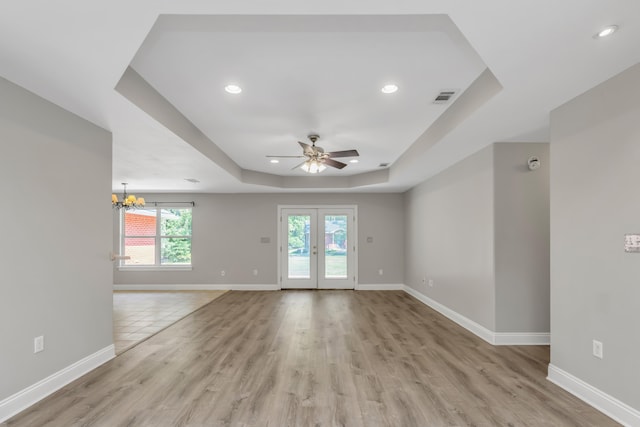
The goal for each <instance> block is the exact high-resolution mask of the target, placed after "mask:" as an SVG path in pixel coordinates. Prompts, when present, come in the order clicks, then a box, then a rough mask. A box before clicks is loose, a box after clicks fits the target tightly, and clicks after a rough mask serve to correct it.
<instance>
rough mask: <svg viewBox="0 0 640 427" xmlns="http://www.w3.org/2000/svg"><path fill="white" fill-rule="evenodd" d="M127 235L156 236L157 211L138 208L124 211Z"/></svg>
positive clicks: (125, 232)
mask: <svg viewBox="0 0 640 427" xmlns="http://www.w3.org/2000/svg"><path fill="white" fill-rule="evenodd" d="M124 235H125V236H155V235H156V211H155V209H154V210H146V209H136V210H135V211H127V212H125V213H124Z"/></svg>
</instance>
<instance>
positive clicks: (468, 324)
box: [404, 285, 494, 344]
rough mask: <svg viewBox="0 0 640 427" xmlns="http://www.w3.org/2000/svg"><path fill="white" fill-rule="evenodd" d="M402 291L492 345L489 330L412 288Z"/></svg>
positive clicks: (492, 338) (491, 336)
mask: <svg viewBox="0 0 640 427" xmlns="http://www.w3.org/2000/svg"><path fill="white" fill-rule="evenodd" d="M404 291H405V292H406V293H408V294H409V295H411V296H412V297H414V298H415V299H417V300H418V301H420V302H422V303H423V304H425V305H428V306H429V307H431V308H433V309H434V310H435V311H437V312H438V313H440V314H442V315H444V316H445V317H448V318H449V319H451V320H453V321H454V322H456V323H457V324H458V325H460V326H462V327H463V328H465V329H467V330H469V331H471V332H473V333H474V334H476V335H477V336H479V337H480V338H482V339H483V340H485V341H486V342H488V343H489V344H494V336H493V334H494V332H493V331H490V330H489V329H487V328H485V327H484V326H482V325H480V324H478V323H476V322H474V321H473V320H471V319H468V318H466V317H464V316H463V315H461V314H459V313H458V312H456V311H453V310H451V309H450V308H449V307H447V306H445V305H442V304H440V303H439V302H437V301H435V300H432V299H431V298H429V297H428V296H426V295H424V294H422V293H420V292H418V291H416V290H415V289H413V288H412V287H409V286H406V285H405V287H404Z"/></svg>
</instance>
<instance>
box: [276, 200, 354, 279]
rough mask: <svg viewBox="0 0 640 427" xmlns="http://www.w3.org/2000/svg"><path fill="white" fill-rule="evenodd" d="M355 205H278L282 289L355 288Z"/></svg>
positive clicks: (279, 260)
mask: <svg viewBox="0 0 640 427" xmlns="http://www.w3.org/2000/svg"><path fill="white" fill-rule="evenodd" d="M356 216H357V207H356V206H279V207H278V219H279V224H278V227H279V232H278V277H279V279H280V287H281V288H282V289H355V285H356V282H357V277H356V272H357V271H358V270H357V265H356V264H357V257H356V250H357V238H356V236H357V232H356Z"/></svg>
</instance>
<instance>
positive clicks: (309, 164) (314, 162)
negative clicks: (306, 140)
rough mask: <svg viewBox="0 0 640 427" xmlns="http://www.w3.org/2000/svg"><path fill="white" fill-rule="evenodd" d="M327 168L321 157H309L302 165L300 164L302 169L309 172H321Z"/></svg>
mask: <svg viewBox="0 0 640 427" xmlns="http://www.w3.org/2000/svg"><path fill="white" fill-rule="evenodd" d="M326 168H327V167H326V166H325V165H324V163H323V162H322V161H321V160H320V159H315V158H312V159H309V160H307V161H306V162H304V163H303V164H302V165H300V169H302V170H303V171H305V172H307V173H319V172H322V171H323V170H325V169H326Z"/></svg>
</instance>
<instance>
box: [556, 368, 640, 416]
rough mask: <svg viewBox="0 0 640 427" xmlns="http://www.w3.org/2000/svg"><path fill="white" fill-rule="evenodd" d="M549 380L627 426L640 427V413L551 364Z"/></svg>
mask: <svg viewBox="0 0 640 427" xmlns="http://www.w3.org/2000/svg"><path fill="white" fill-rule="evenodd" d="M547 379H548V380H549V381H551V382H552V383H554V384H555V385H557V386H559V387H561V388H563V389H565V390H566V391H568V392H569V393H571V394H573V395H574V396H576V397H578V398H580V399H582V400H584V401H585V402H587V403H588V404H589V405H591V406H593V407H594V408H596V409H597V410H598V411H600V412H602V413H603V414H605V415H607V416H609V417H611V418H613V419H614V420H616V421H617V422H619V423H620V424H622V425H625V426H629V427H632V426H640V411H638V410H637V409H634V408H632V407H631V406H629V405H627V404H626V403H623V402H621V401H619V400H618V399H616V398H615V397H612V396H609V395H608V394H607V393H605V392H603V391H602V390H599V389H597V388H595V387H594V386H592V385H591V384H588V383H586V382H584V381H582V380H581V379H580V378H577V377H574V376H573V375H571V374H570V373H568V372H566V371H563V370H562V369H560V368H558V367H557V366H554V365H552V364H549V374H548V376H547Z"/></svg>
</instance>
